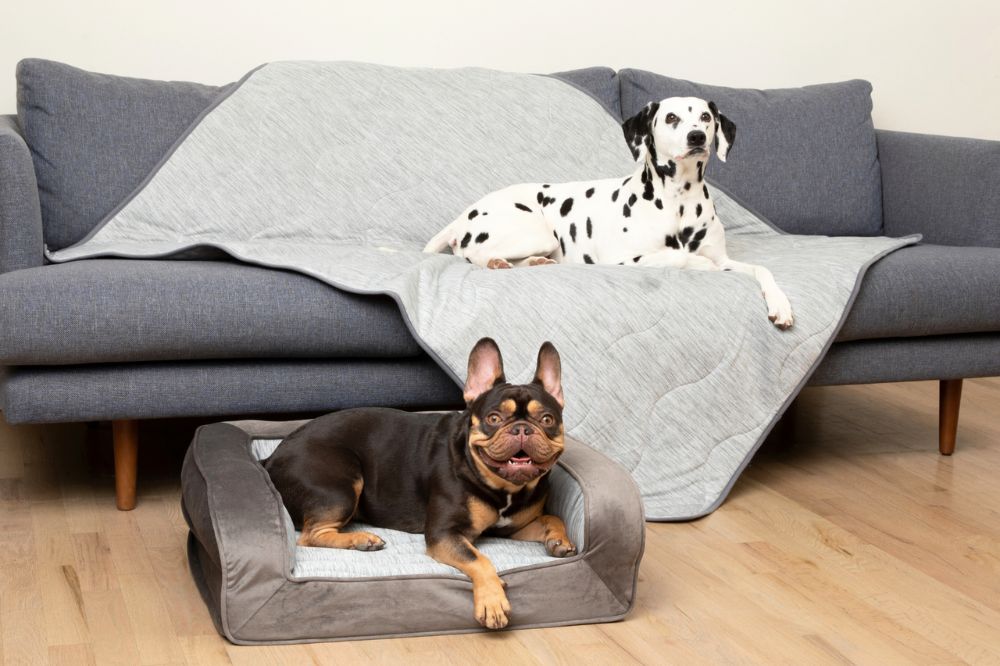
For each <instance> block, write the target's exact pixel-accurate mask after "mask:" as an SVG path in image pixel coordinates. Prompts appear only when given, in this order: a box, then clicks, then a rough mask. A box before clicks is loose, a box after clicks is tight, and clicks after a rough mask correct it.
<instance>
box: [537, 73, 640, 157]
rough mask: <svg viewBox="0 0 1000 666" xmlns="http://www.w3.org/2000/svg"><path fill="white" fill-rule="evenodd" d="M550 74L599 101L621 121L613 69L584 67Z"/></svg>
mask: <svg viewBox="0 0 1000 666" xmlns="http://www.w3.org/2000/svg"><path fill="white" fill-rule="evenodd" d="M550 76H552V77H553V78H556V79H560V80H562V81H565V82H567V83H569V84H571V85H573V86H576V87H577V88H579V89H580V90H582V91H584V92H585V93H587V94H588V95H590V96H591V97H593V98H594V99H596V100H597V101H598V102H600V104H601V106H603V107H604V108H605V109H606V110H607V112H608V113H610V114H611V115H612V116H613V117H614V119H615V120H617V121H618V122H621V119H622V101H621V84H620V83H619V82H618V73H617V72H615V70H613V69H611V68H610V67H585V68H583V69H572V70H570V71H568V72H556V73H555V74H550ZM623 142H624V139H623Z"/></svg>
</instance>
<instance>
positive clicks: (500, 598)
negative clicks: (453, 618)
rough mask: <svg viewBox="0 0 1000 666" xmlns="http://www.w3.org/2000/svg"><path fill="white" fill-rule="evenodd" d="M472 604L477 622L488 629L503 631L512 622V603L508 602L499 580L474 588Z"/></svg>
mask: <svg viewBox="0 0 1000 666" xmlns="http://www.w3.org/2000/svg"><path fill="white" fill-rule="evenodd" d="M472 603H473V605H474V606H475V610H476V621H477V622H479V624H481V625H483V626H484V627H486V628H487V629H503V628H504V627H506V626H507V623H508V622H509V621H510V601H508V600H507V594H506V593H505V592H504V591H503V583H501V582H500V579H499V578H498V579H497V580H496V582H490V583H483V584H481V585H477V586H476V587H474V588H473V590H472Z"/></svg>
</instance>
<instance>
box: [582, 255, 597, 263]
mask: <svg viewBox="0 0 1000 666" xmlns="http://www.w3.org/2000/svg"><path fill="white" fill-rule="evenodd" d="M583 263H585V264H592V263H594V260H593V259H591V258H590V255H589V254H585V255H583Z"/></svg>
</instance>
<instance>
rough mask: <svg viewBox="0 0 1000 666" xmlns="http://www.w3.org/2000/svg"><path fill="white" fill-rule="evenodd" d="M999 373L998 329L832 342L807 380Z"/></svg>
mask: <svg viewBox="0 0 1000 666" xmlns="http://www.w3.org/2000/svg"><path fill="white" fill-rule="evenodd" d="M997 376H1000V334H998V333H976V334H966V335H939V336H932V337H926V338H889V339H884V340H859V341H856V342H840V343H838V344H835V345H833V347H831V348H830V351H829V353H827V355H826V358H824V359H823V363H821V364H820V366H819V368H817V369H816V373H815V374H814V375H813V376H812V377H811V378H810V380H809V383H810V384H812V385H817V386H825V385H831V384H877V383H880V382H908V381H917V380H923V379H961V378H965V377H997Z"/></svg>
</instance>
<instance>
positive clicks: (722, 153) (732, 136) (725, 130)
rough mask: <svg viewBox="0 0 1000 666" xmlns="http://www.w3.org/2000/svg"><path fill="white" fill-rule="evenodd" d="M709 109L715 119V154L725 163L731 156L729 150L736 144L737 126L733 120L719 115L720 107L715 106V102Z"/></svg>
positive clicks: (710, 104) (709, 104)
mask: <svg viewBox="0 0 1000 666" xmlns="http://www.w3.org/2000/svg"><path fill="white" fill-rule="evenodd" d="M708 108H709V110H710V111H711V112H712V117H713V118H715V154H716V155H718V157H719V159H720V160H722V161H723V162H725V161H726V157H727V156H728V155H729V149H730V148H732V147H733V143H735V142H736V125H735V124H733V121H732V120H730V119H729V118H726V117H725V116H724V115H722V114H721V113H719V107H718V106H716V105H715V102H709V103H708Z"/></svg>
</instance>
